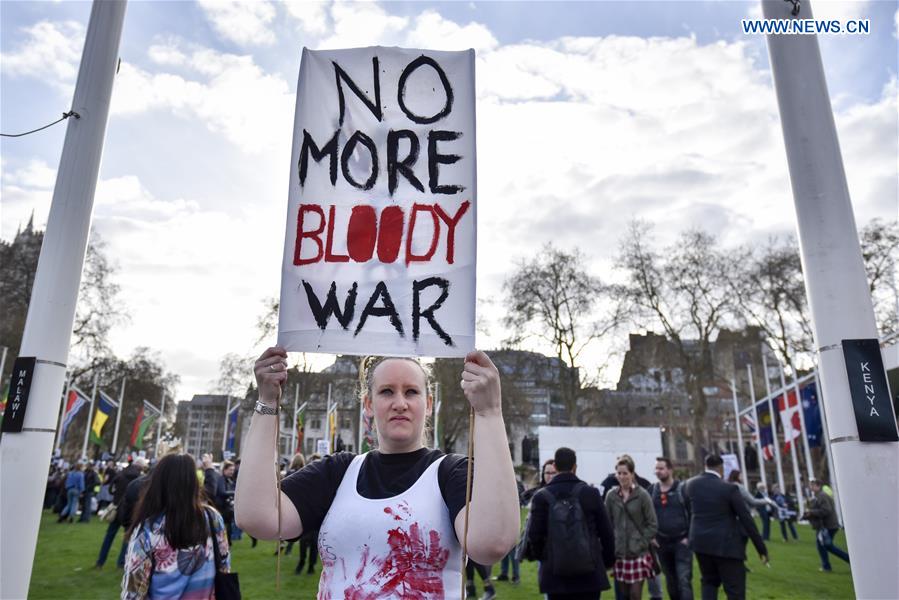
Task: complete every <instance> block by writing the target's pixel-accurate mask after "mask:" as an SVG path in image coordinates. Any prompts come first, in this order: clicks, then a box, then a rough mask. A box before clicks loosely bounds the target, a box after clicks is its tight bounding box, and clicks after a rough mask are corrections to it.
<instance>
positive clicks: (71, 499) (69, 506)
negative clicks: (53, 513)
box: [57, 463, 84, 523]
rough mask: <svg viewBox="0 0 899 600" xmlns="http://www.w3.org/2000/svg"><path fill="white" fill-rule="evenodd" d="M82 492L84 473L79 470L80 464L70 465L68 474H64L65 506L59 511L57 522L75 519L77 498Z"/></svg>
mask: <svg viewBox="0 0 899 600" xmlns="http://www.w3.org/2000/svg"><path fill="white" fill-rule="evenodd" d="M83 492H84V473H83V472H82V471H81V465H80V464H77V463H76V464H74V465H72V468H71V469H70V470H69V474H68V475H66V507H65V508H64V509H63V510H62V512H60V513H59V520H58V521H57V523H62V522H63V521H65V520H68V521H69V523H73V522H74V521H75V513H76V512H78V500H79V499H80V498H81V494H82V493H83Z"/></svg>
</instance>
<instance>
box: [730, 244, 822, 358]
mask: <svg viewBox="0 0 899 600" xmlns="http://www.w3.org/2000/svg"><path fill="white" fill-rule="evenodd" d="M744 256H745V258H746V260H745V261H742V262H741V265H735V269H734V271H733V273H732V276H731V277H730V284H731V288H732V290H733V293H734V298H735V300H736V302H737V306H738V309H739V311H740V315H741V316H742V317H743V318H744V319H746V320H747V321H749V322H750V323H751V324H753V325H756V326H757V327H759V328H760V329H761V330H762V331H763V332H764V333H765V337H766V338H767V339H768V341H769V343H771V344H772V345H773V346H774V348H775V351H776V352H777V354H778V356H779V358H780V359H781V360H782V361H783V363H784V365H785V366H787V367H789V368H790V369H791V370H793V372H794V373H795V372H796V364H795V362H796V359H797V356H798V357H800V358H802V357H805V358H807V359H808V360H811V359H812V357H811V355H810V352H811V351H812V340H813V336H812V327H811V321H810V316H809V310H808V303H807V302H806V295H805V283H804V281H803V277H802V261H801V260H800V257H799V247H798V245H797V244H796V238H795V237H793V236H789V237H787V238H777V237H772V238H770V239H769V240H768V243H767V245H765V246H763V247H761V248H753V249H750V250H746V251H745V254H744Z"/></svg>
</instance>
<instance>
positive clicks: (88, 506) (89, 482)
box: [78, 462, 100, 523]
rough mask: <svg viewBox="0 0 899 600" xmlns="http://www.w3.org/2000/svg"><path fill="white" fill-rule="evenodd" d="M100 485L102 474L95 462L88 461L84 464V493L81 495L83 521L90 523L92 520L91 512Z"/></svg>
mask: <svg viewBox="0 0 899 600" xmlns="http://www.w3.org/2000/svg"><path fill="white" fill-rule="evenodd" d="M98 485H100V476H99V475H97V470H96V469H94V463H92V462H88V463H87V464H86V465H84V493H83V494H82V495H81V518H80V519H78V520H79V522H81V523H88V522H90V520H91V513H92V512H93V505H94V491H95V489H96V488H97V486H98Z"/></svg>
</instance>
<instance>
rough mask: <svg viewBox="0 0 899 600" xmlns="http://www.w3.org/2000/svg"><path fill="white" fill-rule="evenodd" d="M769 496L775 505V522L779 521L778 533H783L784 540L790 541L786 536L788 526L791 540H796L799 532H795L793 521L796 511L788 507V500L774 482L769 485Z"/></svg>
mask: <svg viewBox="0 0 899 600" xmlns="http://www.w3.org/2000/svg"><path fill="white" fill-rule="evenodd" d="M771 497H772V500H774V504H775V506H776V507H777V510H776V511H775V514H776V515H777V522H778V523H780V533H781V535H783V538H784V541H785V542H788V541H790V540H789V538H788V537H787V527H789V528H790V534H791V535H792V536H793V540H798V539H799V534H798V533H796V525H795V524H794V522H793V521H794V519H795V517H796V511H794V510H791V509H790V500H789V499H788V498H787V496H786V495H785V494H784V493H783V492H782V491H781V489H780V486H779V485H777V484H776V483H775V484H774V485H772V486H771Z"/></svg>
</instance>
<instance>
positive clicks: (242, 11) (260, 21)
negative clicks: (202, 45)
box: [199, 0, 275, 46]
mask: <svg viewBox="0 0 899 600" xmlns="http://www.w3.org/2000/svg"><path fill="white" fill-rule="evenodd" d="M199 1H200V7H201V8H202V9H203V12H204V13H206V17H207V18H208V19H209V21H210V22H211V23H212V26H213V28H214V29H215V30H216V31H217V32H218V33H219V34H220V35H221V36H222V37H223V38H225V39H226V40H229V41H232V42H235V43H237V44H241V45H244V46H268V45H271V44H274V43H275V34H274V32H273V31H271V29H269V25H270V24H271V22H272V20H274V18H275V7H274V6H273V5H272V4H271V3H270V2H267V1H265V0H254V1H253V2H241V1H240V0H199Z"/></svg>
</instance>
